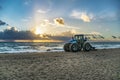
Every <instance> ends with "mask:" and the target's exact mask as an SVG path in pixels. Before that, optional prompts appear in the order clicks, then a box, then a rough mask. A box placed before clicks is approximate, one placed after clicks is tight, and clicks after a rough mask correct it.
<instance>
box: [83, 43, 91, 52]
mask: <svg viewBox="0 0 120 80" xmlns="http://www.w3.org/2000/svg"><path fill="white" fill-rule="evenodd" d="M90 50H91V45H90V43H85V44H84V45H83V51H90Z"/></svg>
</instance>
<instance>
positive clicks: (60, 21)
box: [54, 18, 65, 25]
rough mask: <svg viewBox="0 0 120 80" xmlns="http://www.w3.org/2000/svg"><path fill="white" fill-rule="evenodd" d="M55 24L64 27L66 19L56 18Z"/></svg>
mask: <svg viewBox="0 0 120 80" xmlns="http://www.w3.org/2000/svg"><path fill="white" fill-rule="evenodd" d="M54 23H55V24H57V25H64V24H65V23H64V19H63V18H56V19H54Z"/></svg>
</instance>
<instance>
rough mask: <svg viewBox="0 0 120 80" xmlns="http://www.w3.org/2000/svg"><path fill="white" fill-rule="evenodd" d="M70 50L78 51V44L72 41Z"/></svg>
mask: <svg viewBox="0 0 120 80" xmlns="http://www.w3.org/2000/svg"><path fill="white" fill-rule="evenodd" d="M70 51H72V52H78V51H79V46H78V44H76V43H73V44H71V45H70Z"/></svg>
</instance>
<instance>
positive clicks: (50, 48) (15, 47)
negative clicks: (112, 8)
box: [0, 42, 120, 53]
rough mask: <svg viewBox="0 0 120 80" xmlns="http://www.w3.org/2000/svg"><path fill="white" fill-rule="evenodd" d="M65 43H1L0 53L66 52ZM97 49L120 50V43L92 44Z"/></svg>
mask: <svg viewBox="0 0 120 80" xmlns="http://www.w3.org/2000/svg"><path fill="white" fill-rule="evenodd" d="M64 44H65V43H63V42H46V43H45V42H0V53H25V52H28V53H31V52H59V51H64V50H63V45H64ZM92 46H94V47H96V49H110V48H120V42H92Z"/></svg>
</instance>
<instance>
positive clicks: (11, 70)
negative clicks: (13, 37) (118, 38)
mask: <svg viewBox="0 0 120 80" xmlns="http://www.w3.org/2000/svg"><path fill="white" fill-rule="evenodd" d="M0 80H120V49H103V50H97V51H90V52H83V51H81V52H77V53H72V52H47V53H20V54H7V53H6V54H0Z"/></svg>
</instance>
